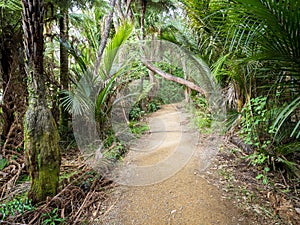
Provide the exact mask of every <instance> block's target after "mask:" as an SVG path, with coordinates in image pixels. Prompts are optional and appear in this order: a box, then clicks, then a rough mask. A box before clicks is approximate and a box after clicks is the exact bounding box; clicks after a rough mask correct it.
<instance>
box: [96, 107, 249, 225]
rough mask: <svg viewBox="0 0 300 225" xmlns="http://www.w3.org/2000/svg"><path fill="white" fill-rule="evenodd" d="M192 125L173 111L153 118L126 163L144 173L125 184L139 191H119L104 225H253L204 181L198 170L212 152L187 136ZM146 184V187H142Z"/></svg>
mask: <svg viewBox="0 0 300 225" xmlns="http://www.w3.org/2000/svg"><path fill="white" fill-rule="evenodd" d="M188 120H189V118H188V115H186V114H184V113H183V112H182V111H181V110H179V108H178V107H177V106H174V105H167V106H164V107H163V108H162V109H161V110H159V111H158V112H156V113H153V114H152V115H151V117H150V118H149V125H150V128H151V131H152V132H151V134H150V135H146V136H144V137H142V138H141V139H140V140H139V141H138V142H137V143H136V144H135V145H134V146H133V147H132V150H133V151H130V153H129V154H128V156H127V157H126V158H125V162H124V164H126V165H131V164H135V165H137V167H138V168H142V169H141V170H137V171H136V170H135V171H134V172H136V173H138V175H136V174H135V175H132V173H130V175H129V176H127V178H128V179H126V181H124V179H123V180H121V183H124V184H130V185H136V186H127V185H119V186H117V187H116V189H115V190H114V192H113V193H112V196H111V199H110V202H111V203H112V205H111V206H110V207H109V210H108V211H107V213H105V214H104V215H103V216H102V218H100V220H101V222H100V223H101V224H105V225H106V224H107V225H113V224H115V225H130V224H134V225H144V224H145V225H146V224H149V225H163V224H172V225H173V224H174V225H175V224H180V225H184V224H187V225H206V224H207V225H214V224H220V225H221V224H224V225H225V224H226V225H237V224H252V223H251V222H250V221H247V218H245V217H244V216H243V215H242V214H241V213H240V212H239V211H238V209H236V208H234V207H233V205H232V203H231V202H230V201H228V200H226V199H224V198H222V195H221V192H220V191H219V190H218V189H217V188H216V187H215V186H212V185H209V184H208V183H207V181H206V180H205V179H203V178H202V175H201V172H200V171H199V168H201V166H202V167H206V166H207V161H205V160H202V161H203V162H199V156H201V154H202V153H203V151H206V150H207V148H209V146H210V143H209V142H210V139H205V141H204V142H203V140H202V143H201V141H199V140H198V138H195V134H194V133H192V132H189V130H190V129H189V128H188V125H187V121H188ZM162 121H163V122H162ZM197 143H200V144H199V145H198V146H197V147H196V148H194V147H195V145H196V144H197ZM194 150H195V152H194ZM183 153H186V154H183ZM191 153H193V154H191ZM200 158H201V157H200ZM171 161H172V162H173V163H171ZM202 164H203V165H202ZM153 165H155V166H153ZM164 166H165V167H164ZM166 168H169V169H166ZM149 171H150V172H149ZM126 182H127V183H126ZM142 184H147V185H146V186H145V185H144V186H139V185H142Z"/></svg>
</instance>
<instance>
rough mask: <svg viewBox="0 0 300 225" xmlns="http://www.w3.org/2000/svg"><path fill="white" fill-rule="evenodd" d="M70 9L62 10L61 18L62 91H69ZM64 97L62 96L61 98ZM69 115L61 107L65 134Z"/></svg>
mask: <svg viewBox="0 0 300 225" xmlns="http://www.w3.org/2000/svg"><path fill="white" fill-rule="evenodd" d="M68 17H69V15H68V9H66V10H61V17H60V18H59V30H60V89H61V90H68V89H69V59H68V49H67V48H66V46H65V44H66V42H67V41H68V23H69V19H68ZM63 97H64V95H63V94H61V98H63ZM68 119H69V113H68V111H67V110H65V108H64V107H63V106H62V105H60V118H59V126H60V131H61V132H64V131H66V130H67V128H68Z"/></svg>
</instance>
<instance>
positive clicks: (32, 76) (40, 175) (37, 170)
mask: <svg viewBox="0 0 300 225" xmlns="http://www.w3.org/2000/svg"><path fill="white" fill-rule="evenodd" d="M22 9H23V12H22V23H23V31H24V48H25V57H26V62H27V65H26V73H27V78H28V90H29V107H28V109H27V112H26V117H25V128H24V136H25V138H24V139H25V144H24V147H25V154H26V160H27V164H28V169H29V174H30V177H31V187H30V191H29V193H28V195H29V198H30V199H32V201H33V203H37V202H41V201H44V200H45V199H46V197H47V196H54V195H55V194H56V192H57V186H58V176H59V170H60V151H59V146H58V141H59V135H58V131H57V128H56V124H55V121H54V119H53V116H52V114H51V111H50V109H49V107H48V105H47V99H46V94H45V91H46V85H45V80H46V79H45V74H44V67H43V59H44V56H43V53H44V37H43V30H44V2H43V0H22Z"/></svg>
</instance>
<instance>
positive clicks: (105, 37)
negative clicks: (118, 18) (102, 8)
mask: <svg viewBox="0 0 300 225" xmlns="http://www.w3.org/2000/svg"><path fill="white" fill-rule="evenodd" d="M115 6H116V0H111V2H110V7H111V10H110V13H109V15H108V17H107V19H106V21H105V27H104V32H103V35H102V36H101V42H100V47H99V51H98V55H97V59H96V62H95V69H94V74H95V75H96V74H98V71H99V69H100V64H101V59H102V55H103V53H104V49H105V47H106V44H107V40H108V37H109V32H110V27H111V24H112V22H113V16H114V12H115Z"/></svg>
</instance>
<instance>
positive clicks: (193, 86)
mask: <svg viewBox="0 0 300 225" xmlns="http://www.w3.org/2000/svg"><path fill="white" fill-rule="evenodd" d="M143 64H144V65H145V66H146V67H147V68H148V69H149V70H151V71H153V72H154V73H156V74H158V75H160V76H162V77H163V78H165V79H167V80H170V81H174V82H176V83H179V84H182V85H184V86H186V87H188V88H190V89H193V90H195V91H197V92H199V93H200V94H202V95H206V93H205V92H204V90H203V89H202V88H201V87H199V86H197V85H196V84H194V83H193V82H191V81H188V80H185V79H182V78H180V77H175V76H173V75H171V74H169V73H166V72H164V71H162V70H160V69H158V68H156V67H155V66H153V65H152V64H150V63H148V62H146V61H143Z"/></svg>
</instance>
